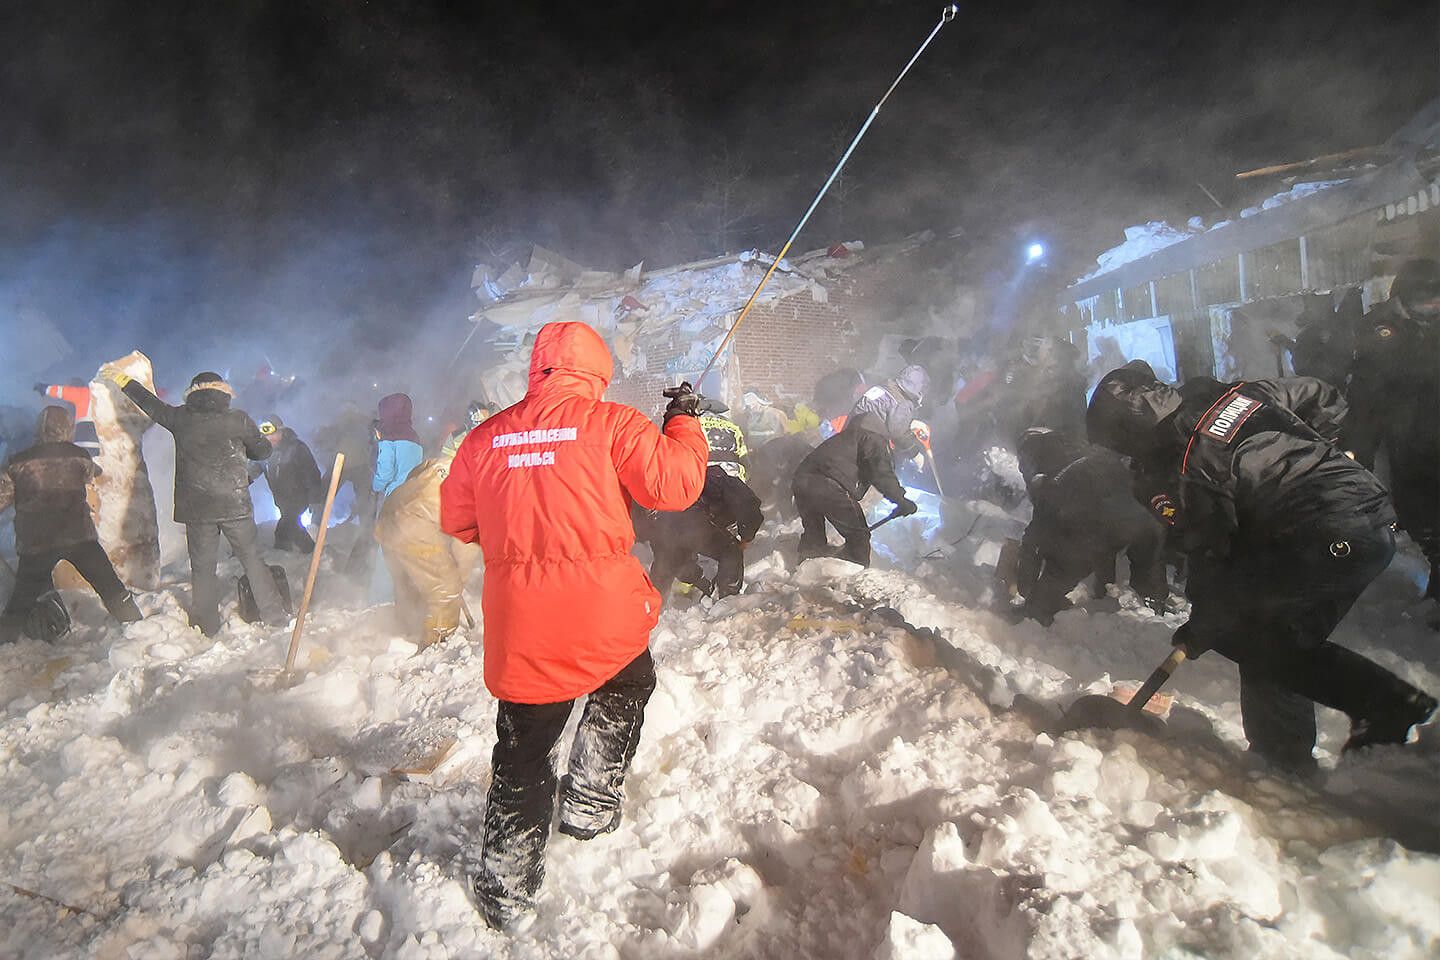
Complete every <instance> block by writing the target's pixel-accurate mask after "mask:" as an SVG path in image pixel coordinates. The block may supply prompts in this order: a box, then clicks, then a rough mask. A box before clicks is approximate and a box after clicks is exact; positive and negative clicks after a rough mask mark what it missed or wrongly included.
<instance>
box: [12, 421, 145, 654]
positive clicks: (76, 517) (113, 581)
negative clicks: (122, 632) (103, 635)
mask: <svg viewBox="0 0 1440 960" xmlns="http://www.w3.org/2000/svg"><path fill="white" fill-rule="evenodd" d="M74 437H75V414H74V413H72V412H71V411H70V410H69V409H68V408H66V407H60V406H49V407H46V408H45V409H44V410H42V411H41V412H40V427H39V431H38V433H37V437H36V442H35V444H34V445H33V446H31V447H29V448H28V449H26V450H22V451H21V452H20V453H17V454H16V455H15V456H13V457H11V458H10V459H9V460H7V461H6V462H5V465H4V466H3V467H0V510H5V509H6V508H7V507H10V506H12V505H13V506H14V508H15V551H16V553H18V554H19V557H20V563H19V568H18V569H17V570H16V571H15V588H14V590H13V591H12V592H11V594H10V600H9V602H8V603H6V605H5V612H4V614H3V615H0V642H9V641H12V640H16V639H18V637H19V634H20V632H21V631H22V630H23V629H24V627H25V623H26V620H27V618H28V617H29V616H30V612H31V610H33V609H34V607H35V604H36V601H38V600H39V599H40V597H41V596H43V595H44V594H46V593H48V592H50V591H51V590H53V589H54V584H53V582H52V580H51V576H52V574H53V573H54V570H55V565H56V564H58V563H59V562H60V561H61V560H68V561H70V563H71V564H72V565H74V567H75V569H76V570H78V571H79V572H80V576H82V577H84V578H85V580H86V582H87V583H89V584H90V586H91V587H93V588H94V590H95V592H96V593H97V594H99V595H100V599H101V600H102V601H103V602H104V604H105V609H106V610H109V611H110V615H111V616H113V617H114V618H115V619H116V620H119V621H120V622H121V623H132V622H134V621H136V620H139V619H140V618H141V615H140V609H139V607H137V606H136V605H135V601H134V599H133V598H131V596H130V591H129V590H127V589H125V584H123V583H121V582H120V578H119V576H117V575H116V573H115V567H114V566H112V565H111V563H110V558H109V557H107V556H106V555H105V550H104V549H103V548H102V547H101V546H100V541H99V538H98V536H97V535H96V532H95V523H94V521H93V520H92V519H91V517H90V505H89V503H88V502H87V499H86V488H87V487H88V486H89V484H90V481H91V480H93V479H94V478H95V477H96V476H98V475H99V473H100V468H99V467H98V466H97V465H96V463H95V461H94V460H92V459H91V457H90V454H89V453H88V452H87V451H86V450H85V449H84V448H83V447H80V446H78V445H77V444H76V443H75V442H74Z"/></svg>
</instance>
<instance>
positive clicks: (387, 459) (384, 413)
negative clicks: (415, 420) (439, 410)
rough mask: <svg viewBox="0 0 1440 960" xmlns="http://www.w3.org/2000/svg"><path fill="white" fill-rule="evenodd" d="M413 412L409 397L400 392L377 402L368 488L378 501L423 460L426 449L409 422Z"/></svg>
mask: <svg viewBox="0 0 1440 960" xmlns="http://www.w3.org/2000/svg"><path fill="white" fill-rule="evenodd" d="M412 410H413V407H412V404H411V402H410V397H409V396H408V395H406V394H403V393H392V394H390V395H389V396H388V397H385V398H383V399H382V400H381V401H380V422H379V427H378V428H377V429H378V433H379V444H378V446H377V449H376V452H375V475H374V477H373V479H372V482H371V485H370V489H372V490H374V491H375V492H376V493H377V494H379V495H380V499H381V500H384V499H385V498H386V497H388V496H390V494H392V493H394V492H395V491H396V490H397V489H399V487H400V484H402V483H404V482H405V481H406V480H407V479H408V478H409V476H410V471H412V470H414V469H415V468H416V467H417V466H419V465H420V461H421V460H424V459H425V449H424V448H423V447H422V446H421V445H420V437H419V436H418V435H417V434H416V433H415V426H414V424H412V423H411V422H410V420H411V416H412Z"/></svg>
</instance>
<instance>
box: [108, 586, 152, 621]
mask: <svg viewBox="0 0 1440 960" xmlns="http://www.w3.org/2000/svg"><path fill="white" fill-rule="evenodd" d="M105 609H106V610H108V611H110V616H112V617H114V618H115V619H116V620H119V621H120V622H121V623H135V622H137V621H140V620H144V619H145V614H143V613H141V612H140V607H139V606H138V605H137V604H136V603H135V598H134V597H132V596H131V595H130V594H128V593H127V594H125V595H124V596H123V597H119V598H116V599H114V600H111V601H109V602H107V603H106V604H105Z"/></svg>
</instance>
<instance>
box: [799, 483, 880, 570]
mask: <svg viewBox="0 0 1440 960" xmlns="http://www.w3.org/2000/svg"><path fill="white" fill-rule="evenodd" d="M791 492H792V493H794V495H795V509H796V511H797V512H798V513H799V514H800V522H801V523H802V524H803V525H804V529H803V530H801V532H800V559H801V560H808V559H810V558H811V557H828V556H830V555H831V550H830V543H829V538H828V537H827V536H826V534H825V521H827V520H828V521H830V524H831V525H832V526H834V527H835V529H836V531H838V532H839V534H840V536H842V537H844V538H845V545H844V546H843V547H841V548H840V552H839V553H838V554H837V556H839V557H841V558H843V559H845V560H850V561H852V562H854V563H858V564H860V565H861V566H862V567H868V566H870V528H869V526H868V525H867V524H866V523H865V511H864V510H862V509H860V504H859V502H858V501H857V500H856V499H855V498H854V497H853V496H851V495H850V491H848V490H846V489H845V488H844V487H842V486H841V485H840V484H839V483H838V482H836V481H835V480H832V479H831V478H829V477H826V476H823V475H821V474H817V473H799V474H796V475H795V483H794V486H793V487H792V488H791Z"/></svg>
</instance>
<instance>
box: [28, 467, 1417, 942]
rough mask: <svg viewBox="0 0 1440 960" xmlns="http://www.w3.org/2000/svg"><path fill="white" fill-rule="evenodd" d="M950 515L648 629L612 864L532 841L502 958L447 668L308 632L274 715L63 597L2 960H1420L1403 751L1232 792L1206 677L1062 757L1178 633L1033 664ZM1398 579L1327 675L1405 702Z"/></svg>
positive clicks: (41, 652) (347, 619) (166, 604)
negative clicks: (520, 901) (73, 623)
mask: <svg viewBox="0 0 1440 960" xmlns="http://www.w3.org/2000/svg"><path fill="white" fill-rule="evenodd" d="M992 466H994V467H995V468H996V473H997V474H999V473H1002V472H1004V471H1003V458H1000V457H996V458H994V460H993V463H992ZM943 506H944V509H946V510H950V511H952V512H954V513H956V515H954V516H946V517H944V518H940V517H939V516H938V511H939V509H940V507H939V506H937V508H936V510H937V513H936V516H932V517H929V518H922V517H919V516H917V517H913V518H907V519H903V520H898V521H896V522H894V523H892V524H888V525H887V526H886V527H884V528H882V529H881V530H880V531H878V532H877V553H878V554H880V555H881V556H883V557H889V558H891V559H890V561H889V563H890V564H891V565H892V566H896V567H905V568H907V569H910V570H913V571H915V572H911V573H907V572H901V570H899V569H875V568H872V569H861V568H859V567H856V566H855V565H853V564H848V563H845V562H843V561H840V560H834V559H819V560H811V561H807V562H805V563H803V564H799V565H798V566H795V565H794V564H793V561H792V560H790V559H788V556H789V555H786V556H782V554H781V552H780V550H779V549H777V548H780V547H784V546H785V545H784V544H777V543H776V542H775V541H774V540H773V538H771V537H770V536H769V535H766V536H764V537H762V539H761V540H760V541H759V542H758V543H757V544H756V545H755V546H754V547H752V548H751V551H750V560H751V562H750V565H749V573H750V584H749V587H748V589H747V592H746V593H744V594H742V595H740V596H738V597H734V598H729V599H727V600H724V601H721V602H711V601H709V600H704V601H698V602H697V601H693V600H692V601H678V602H677V603H676V604H675V605H673V606H672V607H670V608H669V609H667V610H666V611H665V614H664V616H663V617H662V620H661V624H660V626H659V628H657V630H656V631H655V634H654V637H653V638H652V649H653V651H654V655H655V658H656V663H657V672H658V683H659V686H658V689H657V690H656V692H655V694H654V697H653V698H652V699H651V701H650V704H649V706H648V708H647V711H646V726H645V732H644V735H643V737H642V739H641V743H640V747H639V750H638V753H637V755H636V758H635V762H634V766H633V768H632V771H631V775H630V777H629V779H628V781H627V785H626V793H627V795H626V801H625V806H624V808H623V819H622V821H621V824H620V827H619V829H618V830H616V831H615V832H614V833H612V834H609V835H606V836H603V837H600V838H597V839H595V840H593V841H590V842H587V843H580V842H577V841H574V840H571V839H569V838H566V837H562V836H556V837H554V838H552V841H551V845H550V855H549V863H548V871H547V874H548V876H547V880H546V883H545V886H544V887H543V888H542V890H541V894H540V898H539V903H538V912H537V916H536V918H535V920H534V922H533V924H532V925H531V926H530V927H529V928H528V929H527V930H525V931H524V932H523V933H520V934H517V935H515V936H514V937H505V936H502V935H500V934H497V933H495V932H493V931H491V930H489V929H488V928H486V927H485V926H484V924H483V922H482V921H481V920H480V919H479V916H478V914H477V913H476V911H475V908H474V905H473V903H472V901H471V894H470V891H469V878H470V875H471V872H472V870H473V864H474V858H475V856H476V853H477V850H476V842H477V837H478V834H479V827H480V822H481V816H482V813H483V810H484V803H485V793H486V790H487V788H488V786H489V779H490V771H489V760H488V758H489V752H490V749H491V747H492V746H493V742H494V740H493V738H494V732H493V727H494V711H495V704H494V700H493V698H491V697H490V696H489V694H488V693H486V691H485V687H484V681H483V669H482V663H483V658H482V653H481V648H480V637H479V636H469V635H466V634H465V633H464V632H463V631H462V632H461V634H459V635H457V636H456V637H454V638H452V639H450V640H448V641H446V642H445V643H443V644H440V645H437V646H435V647H431V648H428V649H426V650H423V651H419V652H415V651H414V648H413V647H412V646H411V645H409V644H406V643H404V642H403V641H401V640H400V639H399V638H397V637H396V636H394V633H393V630H392V629H391V627H390V625H389V620H390V618H389V617H388V616H387V615H386V613H385V612H384V611H378V610H377V611H369V612H365V613H361V614H358V615H357V614H356V613H355V612H353V611H344V610H337V609H327V608H325V607H324V606H322V607H320V608H319V609H317V610H316V611H315V613H314V617H313V620H312V630H311V632H310V633H309V634H307V637H306V651H305V662H306V664H307V666H306V668H305V671H304V673H303V675H302V676H301V677H300V678H299V682H297V683H295V684H293V685H286V684H282V683H278V682H276V680H275V675H274V670H275V667H276V666H278V663H279V662H280V661H281V660H282V659H283V656H284V651H285V642H286V637H285V636H284V635H283V633H282V632H279V631H267V630H265V629H264V628H260V627H252V626H248V625H245V624H242V623H240V622H239V621H238V620H237V619H234V618H232V620H231V621H230V622H229V623H227V625H226V627H225V628H224V629H223V630H222V631H221V632H220V634H219V635H217V636H216V637H215V638H214V640H213V641H211V640H208V639H206V638H204V637H202V636H200V635H199V634H198V633H197V632H195V631H194V630H191V629H190V628H189V627H188V626H187V625H186V620H185V615H184V613H183V611H182V608H181V605H180V600H181V598H182V595H181V594H180V593H179V592H178V590H177V589H176V588H173V587H171V588H166V589H162V590H160V591H157V592H154V593H150V594H146V595H144V596H142V598H141V603H142V605H143V606H144V608H145V609H146V611H147V612H148V614H149V617H148V619H147V620H145V621H144V622H142V623H138V624H133V625H131V626H129V627H126V628H124V629H123V630H122V629H121V628H119V627H115V626H108V625H103V624H102V617H103V614H102V612H101V611H100V610H99V608H98V605H95V604H88V605H87V604H86V603H84V602H79V596H78V595H77V602H76V603H75V604H74V608H75V610H76V617H77V628H76V630H75V632H74V633H73V634H72V635H71V636H69V637H67V638H65V639H64V640H63V641H61V642H60V643H59V644H57V645H55V646H47V645H44V644H40V643H37V642H34V641H30V640H23V641H21V642H19V643H17V644H14V645H11V646H9V647H7V648H6V649H5V650H4V651H3V655H4V656H5V658H6V669H5V670H4V671H0V880H3V881H4V884H0V956H5V957H25V958H28V957H35V958H39V957H46V958H49V957H76V958H79V957H104V958H109V957H117V958H128V957H177V958H190V957H200V956H204V957H219V958H241V957H246V958H249V957H298V956H304V957H321V958H324V957H335V958H341V957H344V958H353V957H385V958H401V960H422V958H423V960H429V958H441V957H473V956H488V957H499V958H520V957H525V958H536V960H547V958H562V957H563V958H576V957H579V958H620V957H625V958H629V957H640V958H648V957H657V958H658V957H670V956H734V957H786V958H789V957H826V958H842V960H843V958H858V960H871V958H883V960H930V958H949V957H957V956H959V957H974V958H982V960H1019V958H1062V957H1063V958H1068V957H1076V956H1084V957H1091V958H1125V960H1131V958H1140V957H1145V956H1211V957H1245V958H1281V957H1294V956H1302V955H1303V956H1307V957H1322V958H1336V957H1342V956H1344V957H1364V958H1375V960H1378V958H1381V957H1384V958H1407V957H1415V958H1420V957H1428V956H1434V955H1435V951H1436V944H1437V942H1440V858H1437V857H1436V855H1435V854H1434V853H1433V851H1434V850H1435V849H1436V848H1437V847H1440V842H1437V839H1440V811H1437V810H1436V808H1435V804H1434V802H1433V800H1434V796H1435V795H1436V791H1437V789H1440V732H1437V731H1436V730H1435V729H1434V728H1433V727H1434V725H1433V724H1432V726H1431V727H1430V728H1426V729H1425V730H1422V731H1421V734H1420V739H1419V742H1418V743H1416V744H1412V745H1411V746H1409V747H1407V748H1405V749H1403V750H1401V749H1376V750H1372V751H1369V752H1368V753H1367V754H1365V755H1362V756H1358V757H1345V758H1343V759H1342V758H1340V757H1339V756H1338V751H1339V746H1340V744H1341V743H1343V738H1344V735H1345V729H1344V721H1343V718H1341V717H1339V716H1338V715H1336V714H1333V713H1330V712H1328V711H1326V712H1322V715H1321V717H1320V726H1321V731H1322V737H1321V765H1322V769H1321V772H1320V774H1319V775H1318V777H1317V778H1316V780H1315V781H1314V782H1310V783H1303V782H1299V781H1296V780H1293V779H1291V778H1288V777H1285V776H1281V775H1278V774H1275V773H1273V772H1270V771H1267V770H1266V769H1264V768H1263V767H1261V766H1259V765H1258V764H1256V763H1255V762H1253V761H1251V760H1250V759H1249V758H1248V757H1247V756H1246V755H1245V754H1244V752H1243V747H1244V740H1243V732H1242V731H1241V729H1240V725H1239V703H1238V684H1237V681H1236V677H1235V669H1234V667H1233V665H1231V664H1229V663H1227V662H1225V661H1223V660H1221V659H1220V658H1218V657H1215V656H1213V655H1212V656H1207V657H1203V658H1201V659H1200V660H1198V661H1196V662H1193V663H1187V664H1185V665H1184V666H1183V668H1182V669H1181V670H1179V671H1178V672H1177V674H1176V676H1175V678H1174V680H1173V682H1172V685H1171V688H1170V689H1171V690H1173V692H1174V694H1175V698H1176V700H1175V704H1174V706H1173V708H1172V710H1171V714H1170V719H1169V721H1168V723H1167V725H1166V726H1167V729H1166V732H1165V735H1164V736H1162V737H1152V736H1145V735H1141V734H1139V733H1135V732H1100V731H1077V732H1070V733H1062V732H1060V729H1061V724H1060V722H1059V721H1060V718H1061V715H1062V712H1063V710H1064V708H1065V707H1066V706H1067V705H1068V704H1069V703H1070V702H1071V701H1072V700H1073V699H1075V698H1076V697H1078V696H1080V695H1081V694H1083V693H1091V692H1098V693H1105V692H1108V691H1109V690H1110V689H1111V687H1112V685H1113V684H1114V683H1116V682H1130V683H1133V682H1135V681H1137V680H1139V679H1140V678H1143V677H1144V676H1145V675H1146V674H1148V672H1149V671H1150V669H1152V668H1153V666H1154V665H1155V664H1156V663H1158V662H1159V660H1160V659H1162V658H1163V657H1164V655H1165V653H1166V652H1167V650H1168V649H1169V647H1168V639H1169V636H1170V633H1171V632H1172V631H1173V629H1174V628H1175V626H1177V625H1178V624H1179V623H1180V622H1183V619H1184V617H1185V614H1186V612H1187V611H1186V609H1185V607H1184V605H1183V604H1180V605H1178V606H1177V607H1176V608H1175V609H1174V610H1173V611H1172V612H1169V613H1167V614H1166V615H1164V616H1159V615H1156V614H1154V613H1152V612H1151V611H1150V610H1148V609H1147V608H1145V607H1144V606H1143V605H1142V604H1141V603H1140V602H1139V601H1138V599H1137V598H1136V597H1135V596H1134V595H1133V593H1131V592H1130V591H1129V590H1128V589H1118V590H1115V589H1112V590H1110V591H1107V592H1106V593H1104V594H1102V595H1099V596H1090V595H1089V594H1088V592H1087V591H1086V590H1084V589H1081V590H1077V591H1076V593H1075V601H1076V607H1075V608H1074V609H1072V610H1068V611H1064V612H1062V613H1061V614H1060V615H1059V616H1058V617H1057V618H1056V620H1055V623H1054V625H1053V627H1051V628H1049V629H1045V628H1042V627H1040V626H1039V625H1037V624H1035V623H1033V622H1028V621H1026V622H1021V623H1014V622H1013V621H1012V619H1011V618H1010V617H1009V615H1008V610H1007V608H1006V607H1005V605H1004V604H1003V603H1000V604H997V602H996V601H995V599H994V592H993V589H992V586H991V582H990V581H991V579H992V578H993V568H992V567H991V566H986V565H977V563H976V562H975V561H974V560H973V559H972V554H974V556H975V557H979V556H980V554H981V553H982V552H986V553H987V555H988V551H992V550H993V549H994V548H996V547H997V546H998V543H999V542H1000V541H1002V540H1003V539H1004V538H1005V537H1007V536H1015V535H1017V534H1018V532H1019V530H1020V528H1021V527H1023V519H1022V518H1021V517H1020V516H1018V515H1015V514H1012V513H1008V512H1007V511H1005V510H1003V509H1001V508H997V507H995V506H994V505H983V504H978V503H976V504H957V503H948V502H947V503H946V504H945V505H943ZM952 531H953V532H952ZM967 531H968V535H969V537H970V540H969V541H968V542H965V543H963V544H962V545H961V546H953V545H952V546H953V549H950V550H949V551H948V552H946V551H941V552H940V553H938V554H937V553H936V552H935V551H934V549H933V547H934V545H935V544H936V543H943V542H947V541H948V540H953V539H954V538H955V537H956V536H959V535H960V534H962V533H967ZM977 543H978V544H979V547H976V546H975V544H977ZM1411 553H1414V550H1413V548H1412V547H1410V546H1409V545H1407V546H1406V548H1405V553H1404V554H1403V555H1402V558H1401V559H1399V560H1397V563H1396V566H1395V568H1394V569H1392V570H1391V571H1389V572H1387V574H1385V575H1384V576H1383V577H1382V578H1381V579H1380V580H1379V581H1377V583H1376V584H1375V586H1374V587H1373V588H1372V590H1371V591H1370V593H1368V594H1367V596H1366V597H1365V598H1362V601H1361V602H1360V604H1358V605H1357V607H1356V609H1355V611H1354V612H1353V613H1352V615H1351V616H1350V618H1348V619H1347V621H1346V622H1345V624H1343V625H1342V626H1341V628H1340V631H1339V633H1338V635H1337V639H1338V640H1339V641H1340V642H1343V643H1345V644H1347V645H1349V646H1353V647H1355V648H1356V649H1359V650H1362V651H1364V652H1366V653H1367V654H1369V655H1372V656H1375V657H1377V658H1378V659H1380V660H1382V661H1383V662H1384V663H1386V665H1387V666H1391V667H1392V668H1394V669H1396V670H1398V671H1400V672H1401V673H1403V674H1404V675H1406V676H1407V677H1409V678H1410V679H1412V680H1414V681H1415V682H1417V683H1419V684H1421V685H1422V686H1426V687H1428V688H1430V689H1435V688H1436V687H1437V686H1440V682H1437V680H1440V651H1437V648H1436V647H1435V644H1434V640H1433V634H1431V633H1430V631H1428V630H1427V629H1426V628H1425V627H1424V626H1423V625H1422V624H1421V623H1420V622H1418V621H1417V620H1416V619H1415V618H1414V617H1413V616H1410V615H1409V608H1408V607H1407V605H1406V602H1405V598H1407V597H1411V596H1412V595H1413V593H1414V590H1415V586H1414V582H1413V578H1412V576H1411V573H1412V571H1411V567H1413V566H1414V564H1415V563H1417V562H1419V561H1417V560H1416V559H1415V557H1413V556H1410V554H1411ZM926 556H928V559H924V560H921V559H920V558H921V557H926ZM937 556H939V557H940V559H936V557H937ZM297 562H298V561H297ZM992 562H993V561H992ZM298 578H299V570H298V569H297V570H295V571H292V580H295V581H297V582H298ZM171 579H173V574H172V578H171ZM687 604H688V605H687ZM566 751H567V747H566V745H564V744H562V745H561V747H560V751H559V755H561V756H563V755H565V753H566ZM1396 838H1399V839H1401V840H1404V841H1405V842H1406V843H1407V844H1408V845H1409V849H1407V848H1406V847H1405V846H1401V845H1400V844H1399V843H1397V842H1396ZM1426 850H1429V851H1432V852H1424V851H1426Z"/></svg>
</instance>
